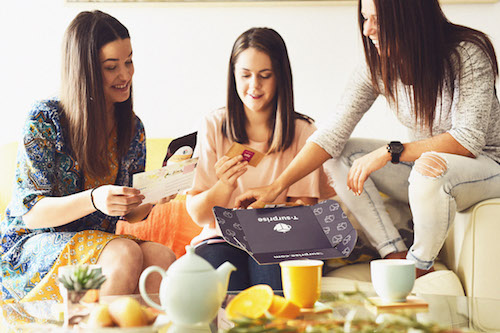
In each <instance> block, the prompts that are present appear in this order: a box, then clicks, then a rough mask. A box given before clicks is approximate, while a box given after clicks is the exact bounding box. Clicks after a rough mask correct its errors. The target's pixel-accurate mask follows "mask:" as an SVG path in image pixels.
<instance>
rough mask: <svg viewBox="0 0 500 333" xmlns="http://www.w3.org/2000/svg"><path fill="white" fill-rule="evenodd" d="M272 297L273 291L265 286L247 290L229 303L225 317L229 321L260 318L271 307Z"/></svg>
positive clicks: (259, 285) (256, 286)
mask: <svg viewBox="0 0 500 333" xmlns="http://www.w3.org/2000/svg"><path fill="white" fill-rule="evenodd" d="M273 296H274V293H273V289H272V288H271V287H270V286H268V285H267V284H258V285H255V286H252V287H250V288H247V289H245V290H243V291H242V292H240V293H239V294H238V295H236V296H235V297H234V298H233V299H232V300H231V301H230V302H229V304H228V305H227V307H226V315H227V317H228V318H229V319H236V318H241V317H247V318H259V317H262V316H263V315H264V313H266V311H268V310H269V308H270V307H271V304H272V303H273Z"/></svg>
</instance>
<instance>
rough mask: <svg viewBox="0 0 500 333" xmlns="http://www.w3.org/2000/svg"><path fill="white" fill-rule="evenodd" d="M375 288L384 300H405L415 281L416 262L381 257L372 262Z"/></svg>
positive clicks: (371, 268)
mask: <svg viewBox="0 0 500 333" xmlns="http://www.w3.org/2000/svg"><path fill="white" fill-rule="evenodd" d="M370 271H371V278H372V284H373V288H374V289H375V292H376V293H377V295H378V296H379V297H380V298H381V299H382V301H384V302H405V301H406V298H407V297H408V295H409V294H410V292H411V290H412V289H413V285H414V283H415V263H414V262H413V261H411V260H406V259H379V260H373V261H372V262H371V263H370Z"/></svg>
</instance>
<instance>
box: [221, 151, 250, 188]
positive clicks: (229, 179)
mask: <svg viewBox="0 0 500 333" xmlns="http://www.w3.org/2000/svg"><path fill="white" fill-rule="evenodd" d="M247 165H248V162H247V161H244V160H243V156H242V155H238V156H235V157H232V158H229V157H227V156H222V158H220V159H219V160H218V161H217V163H215V166H214V167H215V174H216V175H217V178H218V179H219V182H221V183H223V184H224V185H226V186H228V187H229V188H231V189H234V188H236V181H237V180H238V178H239V177H240V176H241V175H243V174H244V173H245V172H246V171H247Z"/></svg>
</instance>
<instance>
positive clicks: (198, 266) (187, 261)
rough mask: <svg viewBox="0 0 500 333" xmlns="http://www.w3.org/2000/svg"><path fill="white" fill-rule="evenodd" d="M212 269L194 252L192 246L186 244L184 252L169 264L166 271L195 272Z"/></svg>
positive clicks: (212, 269)
mask: <svg viewBox="0 0 500 333" xmlns="http://www.w3.org/2000/svg"><path fill="white" fill-rule="evenodd" d="M214 270H215V269H214V268H213V267H212V265H211V264H210V263H209V262H208V261H206V260H205V259H203V258H202V257H200V256H199V255H197V254H196V253H194V247H192V246H191V245H186V254H185V255H183V256H182V257H180V258H179V259H177V260H176V261H174V262H173V263H172V265H170V267H169V268H168V273H173V272H175V273H195V272H206V271H214Z"/></svg>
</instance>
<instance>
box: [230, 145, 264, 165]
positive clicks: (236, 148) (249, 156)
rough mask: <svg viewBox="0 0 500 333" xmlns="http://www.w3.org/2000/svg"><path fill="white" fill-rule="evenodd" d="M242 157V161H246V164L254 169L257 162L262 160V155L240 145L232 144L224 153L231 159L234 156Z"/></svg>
mask: <svg viewBox="0 0 500 333" xmlns="http://www.w3.org/2000/svg"><path fill="white" fill-rule="evenodd" d="M238 155H242V156H243V160H244V161H248V164H249V165H251V166H253V167H256V166H257V165H258V164H259V162H260V161H261V160H262V159H263V158H264V156H265V155H264V154H263V153H261V152H259V151H257V150H255V149H252V148H250V147H247V146H244V145H242V144H240V143H237V142H235V143H233V145H232V146H231V148H229V150H228V151H227V152H226V156H227V157H229V158H233V157H235V156H238Z"/></svg>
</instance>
